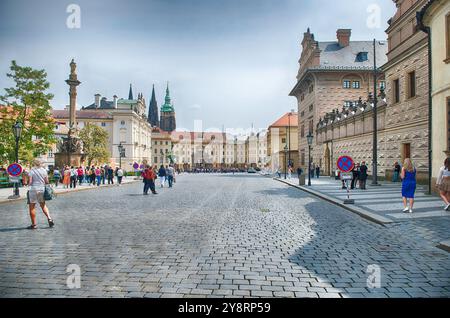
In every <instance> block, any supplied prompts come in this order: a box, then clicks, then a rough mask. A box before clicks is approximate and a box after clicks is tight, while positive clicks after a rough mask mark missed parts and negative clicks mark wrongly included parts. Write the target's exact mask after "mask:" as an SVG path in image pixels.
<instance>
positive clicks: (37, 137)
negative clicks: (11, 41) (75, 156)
mask: <svg viewBox="0 0 450 318" xmlns="http://www.w3.org/2000/svg"><path fill="white" fill-rule="evenodd" d="M10 70H11V73H7V74H6V76H7V77H9V78H11V79H12V80H13V81H14V82H15V87H10V88H5V92H6V94H5V95H1V96H0V101H2V102H3V103H4V104H5V105H6V106H7V107H1V108H0V136H1V138H0V162H1V163H7V162H12V161H14V160H15V159H14V156H15V138H14V135H13V132H12V126H13V125H14V123H15V122H16V121H19V122H20V123H22V125H23V126H24V129H23V131H22V136H21V138H20V142H19V149H20V151H19V158H20V159H21V161H24V162H29V161H31V160H32V159H33V158H35V157H37V156H39V155H41V154H44V153H46V152H47V151H48V150H49V149H50V148H51V146H52V145H53V144H54V143H55V142H56V139H55V136H54V132H53V128H54V127H55V124H54V120H53V116H52V114H51V111H52V107H51V106H50V100H51V99H52V98H53V95H52V94H48V93H46V90H47V89H48V88H49V87H50V84H49V82H47V73H46V72H45V70H35V69H32V68H31V67H23V66H20V65H18V64H17V63H16V61H12V62H11V67H10Z"/></svg>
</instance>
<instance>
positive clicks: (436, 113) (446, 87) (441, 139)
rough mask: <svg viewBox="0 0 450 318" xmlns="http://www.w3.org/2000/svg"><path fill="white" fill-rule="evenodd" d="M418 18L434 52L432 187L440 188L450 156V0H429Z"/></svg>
mask: <svg viewBox="0 0 450 318" xmlns="http://www.w3.org/2000/svg"><path fill="white" fill-rule="evenodd" d="M417 18H418V24H419V27H420V28H421V29H422V30H423V31H425V32H426V33H428V34H429V36H430V43H429V48H428V49H429V50H431V52H432V56H431V64H430V65H429V67H430V69H431V92H430V94H431V100H432V102H431V108H432V116H431V136H430V137H431V145H432V147H431V150H432V154H431V160H432V173H431V187H432V188H434V190H436V178H437V175H438V172H439V169H440V167H441V166H443V163H444V160H445V158H446V157H449V156H450V1H449V0H430V1H427V4H426V5H425V6H424V7H423V8H422V9H421V10H420V12H419V14H418V16H417ZM425 32H424V34H426V33H425Z"/></svg>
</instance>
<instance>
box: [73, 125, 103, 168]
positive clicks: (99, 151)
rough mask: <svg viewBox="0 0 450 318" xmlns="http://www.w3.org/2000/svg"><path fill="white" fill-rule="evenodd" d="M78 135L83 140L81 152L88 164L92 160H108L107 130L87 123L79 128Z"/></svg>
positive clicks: (99, 161) (98, 161)
mask: <svg viewBox="0 0 450 318" xmlns="http://www.w3.org/2000/svg"><path fill="white" fill-rule="evenodd" d="M79 136H80V139H81V141H82V142H83V152H84V153H85V156H86V160H87V164H88V166H90V165H91V163H92V162H94V163H97V164H100V163H104V162H107V161H108V160H109V158H110V154H109V151H108V132H107V131H106V130H104V129H103V128H101V127H99V126H97V125H94V124H89V123H88V124H86V126H84V127H83V129H81V131H80V134H79Z"/></svg>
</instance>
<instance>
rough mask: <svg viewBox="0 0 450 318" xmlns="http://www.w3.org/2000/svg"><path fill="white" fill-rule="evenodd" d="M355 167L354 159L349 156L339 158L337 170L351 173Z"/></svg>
mask: <svg viewBox="0 0 450 318" xmlns="http://www.w3.org/2000/svg"><path fill="white" fill-rule="evenodd" d="M354 167H355V163H354V161H353V159H352V158H351V157H349V156H342V157H339V159H338V161H337V168H338V169H339V170H341V171H342V172H350V171H352V169H353V168H354Z"/></svg>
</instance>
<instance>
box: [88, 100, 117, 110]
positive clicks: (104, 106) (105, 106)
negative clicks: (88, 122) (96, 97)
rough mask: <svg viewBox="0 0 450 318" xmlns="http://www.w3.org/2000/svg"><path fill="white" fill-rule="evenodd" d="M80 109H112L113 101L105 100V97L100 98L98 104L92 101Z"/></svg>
mask: <svg viewBox="0 0 450 318" xmlns="http://www.w3.org/2000/svg"><path fill="white" fill-rule="evenodd" d="M82 109H114V102H112V101H107V100H106V99H105V98H102V99H101V100H100V106H99V107H96V106H95V103H92V104H91V105H89V106H85V107H82Z"/></svg>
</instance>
